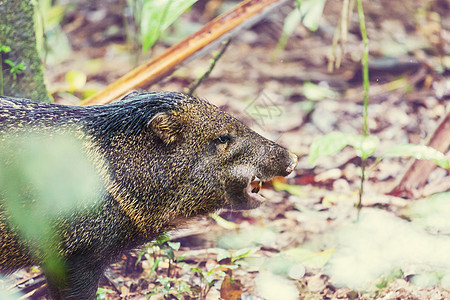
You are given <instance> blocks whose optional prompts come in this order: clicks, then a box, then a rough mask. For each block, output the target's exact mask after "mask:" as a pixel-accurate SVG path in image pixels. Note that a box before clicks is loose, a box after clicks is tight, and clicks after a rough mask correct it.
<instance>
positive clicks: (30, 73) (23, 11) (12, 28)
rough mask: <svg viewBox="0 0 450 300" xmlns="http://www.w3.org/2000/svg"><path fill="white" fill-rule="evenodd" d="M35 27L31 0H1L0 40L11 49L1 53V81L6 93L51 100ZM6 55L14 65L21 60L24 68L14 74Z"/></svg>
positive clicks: (46, 100)
mask: <svg viewBox="0 0 450 300" xmlns="http://www.w3.org/2000/svg"><path fill="white" fill-rule="evenodd" d="M34 29H35V28H34V7H33V4H32V1H31V0H0V42H1V44H2V45H3V46H8V47H9V48H10V49H11V50H10V52H8V53H4V52H2V53H0V54H1V55H0V56H1V63H2V74H3V80H2V82H0V84H3V95H5V96H12V97H23V98H28V99H32V100H40V101H45V102H50V98H49V96H48V93H47V89H46V88H45V84H44V75H43V70H42V63H41V60H40V58H39V54H38V51H37V49H36V36H35V30H34ZM5 59H8V60H10V61H11V62H12V63H13V64H15V65H18V64H20V63H21V62H23V63H24V65H25V68H26V69H25V70H23V71H20V72H19V73H18V74H15V75H14V74H12V73H11V69H12V67H11V66H10V65H9V64H7V63H5ZM0 79H1V76H0ZM0 91H1V88H0Z"/></svg>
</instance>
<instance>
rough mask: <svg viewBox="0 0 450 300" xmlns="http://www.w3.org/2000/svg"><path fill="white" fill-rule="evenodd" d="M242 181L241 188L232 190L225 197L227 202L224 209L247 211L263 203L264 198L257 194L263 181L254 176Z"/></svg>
mask: <svg viewBox="0 0 450 300" xmlns="http://www.w3.org/2000/svg"><path fill="white" fill-rule="evenodd" d="M242 179H243V181H241V183H240V186H241V188H238V189H236V190H234V192H232V193H229V194H228V197H226V198H227V200H228V201H227V202H228V205H226V208H230V209H235V210H248V209H253V208H257V207H258V206H260V205H261V204H262V203H264V202H265V198H264V197H263V196H262V195H261V194H259V191H260V190H261V187H262V185H263V181H262V180H261V179H259V178H258V177H257V176H255V175H253V176H252V177H251V178H248V179H244V178H242Z"/></svg>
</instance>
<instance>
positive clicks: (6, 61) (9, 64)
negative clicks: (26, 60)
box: [3, 59, 15, 68]
mask: <svg viewBox="0 0 450 300" xmlns="http://www.w3.org/2000/svg"><path fill="white" fill-rule="evenodd" d="M3 61H4V62H5V64H7V65H8V66H10V67H11V68H13V67H14V66H15V63H13V62H12V61H11V60H10V59H5V60H3Z"/></svg>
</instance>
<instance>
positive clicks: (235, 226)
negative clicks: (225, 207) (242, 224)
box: [211, 214, 239, 230]
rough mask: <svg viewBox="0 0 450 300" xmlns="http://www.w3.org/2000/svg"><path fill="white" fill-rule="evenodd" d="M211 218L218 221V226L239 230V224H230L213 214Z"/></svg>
mask: <svg viewBox="0 0 450 300" xmlns="http://www.w3.org/2000/svg"><path fill="white" fill-rule="evenodd" d="M211 218H212V219H213V220H214V221H216V223H217V225H219V226H220V227H222V228H225V229H229V230H232V229H237V228H239V224H236V223H233V222H230V221H227V220H225V219H224V218H222V217H221V216H219V215H218V214H211Z"/></svg>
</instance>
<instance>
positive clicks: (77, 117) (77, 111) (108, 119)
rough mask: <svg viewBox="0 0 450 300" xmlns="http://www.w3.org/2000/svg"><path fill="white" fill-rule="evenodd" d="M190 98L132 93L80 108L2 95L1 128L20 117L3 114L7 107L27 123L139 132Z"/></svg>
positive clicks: (108, 133)
mask: <svg viewBox="0 0 450 300" xmlns="http://www.w3.org/2000/svg"><path fill="white" fill-rule="evenodd" d="M187 98H188V96H187V95H183V94H179V93H151V92H147V93H132V94H130V95H129V96H126V97H125V98H124V99H123V100H121V101H118V102H114V103H111V104H108V105H94V106H88V107H79V106H69V105H56V104H48V103H41V102H35V101H30V100H26V99H14V98H9V97H0V131H2V130H4V129H6V128H7V127H8V126H13V125H16V124H17V123H18V122H17V119H15V120H12V119H9V117H8V116H6V117H2V114H1V112H2V110H8V115H14V116H15V117H16V118H19V119H24V121H27V122H29V120H30V119H33V120H35V121H34V122H35V123H36V124H35V125H40V126H44V127H45V126H54V125H55V123H56V124H58V123H59V124H61V125H67V124H74V125H75V126H76V125H81V126H82V127H83V129H84V130H88V131H89V134H91V135H93V136H102V137H103V138H107V137H110V136H111V135H115V134H118V133H121V134H124V135H125V136H131V135H137V134H139V133H140V132H141V130H142V129H143V128H145V127H146V126H147V124H148V122H149V121H150V120H151V119H152V118H153V117H154V116H155V115H156V114H157V113H160V112H167V111H169V110H174V109H175V108H176V106H177V104H181V102H182V101H183V100H185V99H187ZM50 107H51V108H52V109H51V110H50V109H49V108H50ZM49 114H52V118H49ZM53 116H54V117H53ZM47 123H48V124H47ZM30 125H31V124H30Z"/></svg>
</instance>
